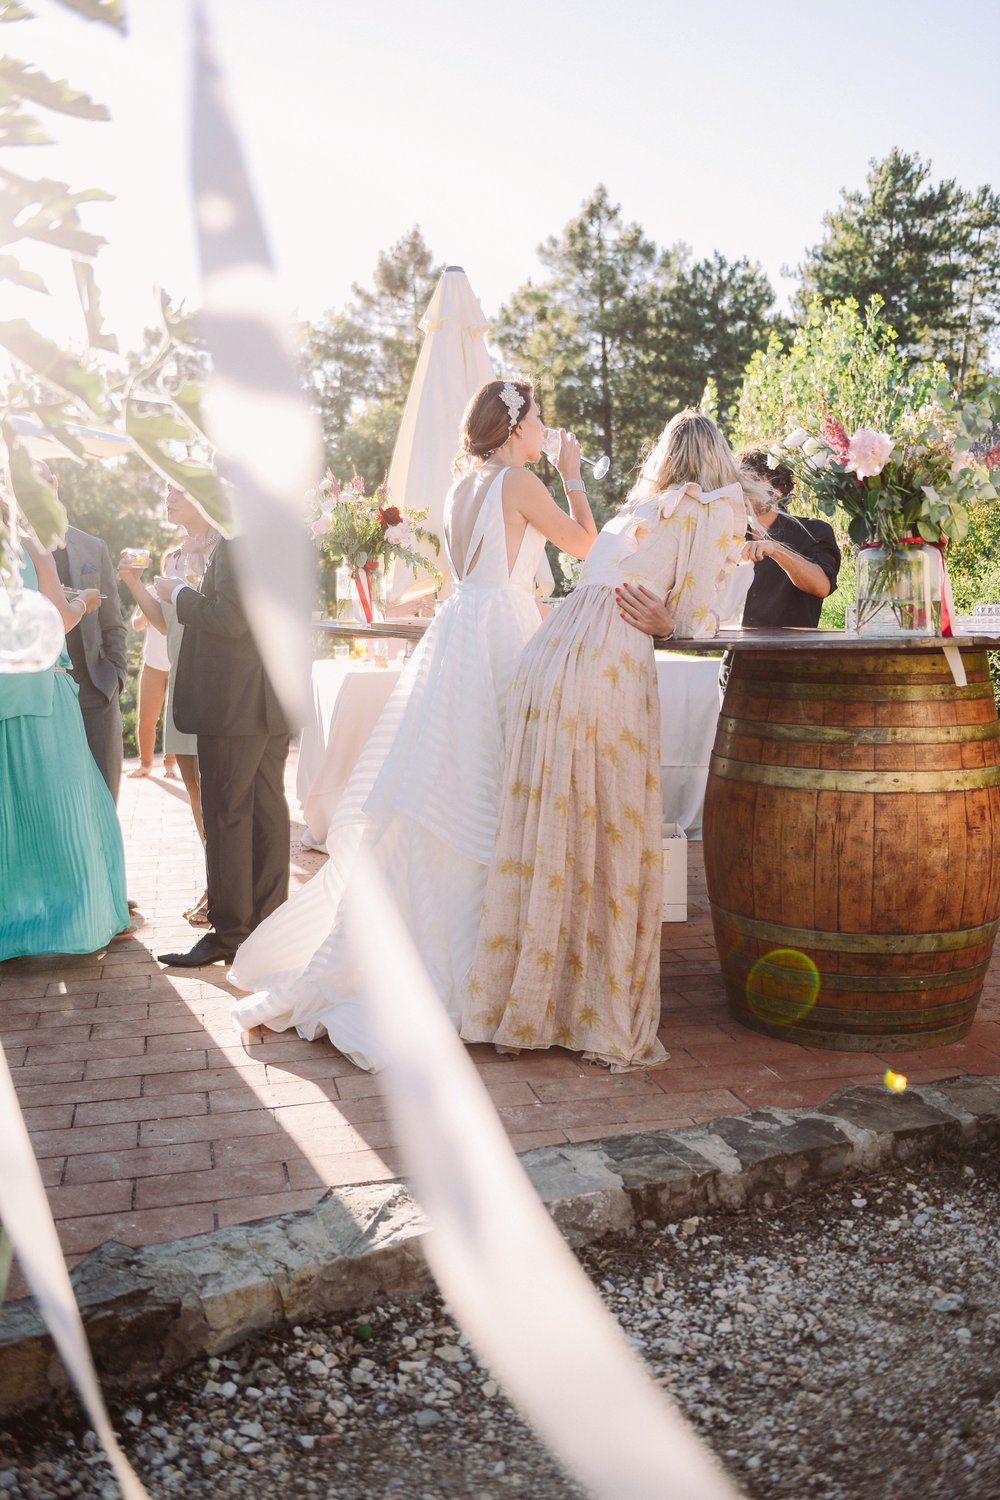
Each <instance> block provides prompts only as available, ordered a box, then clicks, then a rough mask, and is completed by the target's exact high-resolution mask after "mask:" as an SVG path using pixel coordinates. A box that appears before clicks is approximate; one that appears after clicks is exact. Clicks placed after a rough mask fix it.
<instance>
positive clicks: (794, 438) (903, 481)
mask: <svg viewBox="0 0 1000 1500" xmlns="http://www.w3.org/2000/svg"><path fill="white" fill-rule="evenodd" d="M998 416H1000V382H990V384H989V386H988V387H987V388H986V390H985V392H984V394H983V396H982V397H981V399H980V400H979V401H978V402H966V403H964V404H960V403H958V402H956V401H954V400H953V399H952V397H951V396H950V395H949V393H948V389H947V387H945V386H941V387H939V388H938V389H937V390H936V391H935V392H934V394H933V395H932V396H931V397H929V398H928V399H927V400H926V401H925V402H924V403H923V404H922V405H921V406H919V407H916V408H914V407H905V408H903V409H902V410H901V411H900V412H899V413H898V415H897V418H896V420H895V422H894V424H893V427H894V430H893V431H892V432H881V431H879V430H878V429H876V428H874V427H858V428H856V429H855V431H854V432H853V433H849V432H848V431H847V429H846V427H845V426H844V424H843V423H842V422H841V421H840V420H839V419H838V417H837V416H836V415H834V414H832V413H828V414H827V415H826V416H825V417H824V418H823V421H822V422H821V423H820V424H819V426H818V428H817V430H815V431H812V432H810V431H809V429H808V428H806V427H797V428H795V429H794V431H792V432H790V433H789V434H788V435H787V437H785V438H784V439H783V440H782V441H781V442H778V443H775V444H774V445H773V446H772V448H771V449H770V453H769V457H768V462H769V463H770V464H771V466H772V467H775V466H776V465H777V464H779V463H784V464H786V465H787V466H788V467H789V468H790V469H791V470H792V471H793V473H795V474H796V476H797V477H798V479H799V480H801V482H802V484H803V485H804V486H805V488H806V489H807V490H809V491H810V492H811V493H812V494H813V496H814V497H815V499H816V503H817V505H818V507H819V509H820V510H821V511H823V512H824V514H825V515H828V516H831V517H832V516H834V515H836V513H837V512H838V511H840V512H841V513H842V514H843V515H844V516H845V517H846V519H847V534H848V536H849V537H850V538H851V541H852V542H854V543H855V545H856V546H858V547H863V546H865V545H869V544H871V543H875V542H878V543H881V544H882V545H883V546H885V547H894V546H896V545H897V544H898V543H900V542H901V541H906V540H907V539H921V540H923V541H926V542H930V543H933V544H938V543H940V542H941V541H942V539H944V540H947V541H950V542H958V541H961V540H962V538H963V537H964V536H965V534H966V532H967V531H968V529H969V506H970V505H971V504H973V503H974V502H976V501H980V500H995V499H996V498H997V490H996V488H995V487H994V482H993V480H994V477H996V478H997V480H998V481H1000V475H998V474H997V470H998V469H1000V444H995V445H994V446H993V447H991V448H989V449H987V450H986V451H985V452H981V451H979V450H981V448H982V444H981V442H978V441H977V440H979V439H981V438H982V437H983V435H984V434H987V433H989V432H990V431H991V429H992V427H993V424H994V422H995V421H996V419H997V417H998Z"/></svg>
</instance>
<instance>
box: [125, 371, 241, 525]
mask: <svg viewBox="0 0 1000 1500" xmlns="http://www.w3.org/2000/svg"><path fill="white" fill-rule="evenodd" d="M125 431H126V432H127V433H128V435H129V437H130V438H131V439H132V441H133V442H134V443H135V445H136V447H137V448H138V449H139V451H140V452H141V453H142V455H143V457H144V458H145V460H146V462H147V463H148V464H149V466H150V468H151V469H153V470H155V472H156V473H157V474H159V475H160V476H161V478H163V479H165V480H166V481H167V483H168V484H174V485H176V486H177V488H178V489H181V490H183V491H184V492H185V494H187V495H190V497H191V499H192V500H195V501H197V503H198V504H199V505H200V506H201V507H202V509H203V510H204V512H205V514H206V515H207V516H209V517H210V518H211V519H212V520H213V521H214V522H215V524H216V525H217V526H218V527H219V528H220V530H222V531H225V532H226V533H227V534H229V533H230V532H231V529H232V506H231V505H230V502H229V495H228V492H227V490H226V487H225V486H224V485H223V483H222V481H221V480H220V479H219V476H218V475H217V474H216V472H215V470H214V469H211V468H209V467H208V465H207V464H199V463H192V462H190V461H185V460H180V459H176V458H174V457H173V455H172V454H171V453H170V452H169V451H168V450H167V449H166V448H164V446H163V443H164V441H169V440H171V439H173V440H174V441H176V440H177V439H178V437H180V438H183V439H184V440H187V439H188V438H190V431H189V429H188V428H187V427H186V426H185V425H184V424H183V423H181V422H179V421H178V420H177V418H176V417H173V416H163V415H156V416H151V417H147V416H145V415H144V414H143V413H141V412H138V411H137V410H136V402H135V400H134V399H133V398H131V397H130V398H129V399H128V400H126V402H125Z"/></svg>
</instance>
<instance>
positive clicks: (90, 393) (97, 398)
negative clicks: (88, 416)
mask: <svg viewBox="0 0 1000 1500" xmlns="http://www.w3.org/2000/svg"><path fill="white" fill-rule="evenodd" d="M0 345H2V346H3V347H4V348H5V349H6V350H7V351H8V353H9V354H11V355H12V356H13V358H14V359H16V360H19V361H20V362H21V363H22V364H24V365H27V366H28V368H29V369H30V370H33V371H34V372H35V374H36V375H40V376H41V377H42V379H43V380H45V381H47V382H48V383H49V385H54V386H55V387H56V389H57V390H60V391H62V392H63V393H64V394H65V395H67V396H70V397H71V398H72V399H73V400H77V401H82V402H83V404H84V405H85V406H86V407H88V409H89V410H90V411H92V412H93V413H94V415H95V416H98V417H106V416H108V415H109V407H108V403H107V400H106V399H105V395H104V381H103V379H102V378H101V376H100V375H99V374H98V372H97V371H96V370H86V369H84V367H83V366H82V365H81V364H80V363H79V362H78V361H77V360H75V359H73V357H72V356H71V355H69V354H64V353H63V351H62V350H61V349H60V348H59V346H58V344H54V343H53V342H52V340H51V339H46V338H43V337H42V336H41V334H38V333H36V332H35V330H34V329H33V328H32V327H31V324H30V323H28V322H27V321H26V320H25V319H24V318H14V319H13V320H11V321H10V322H6V323H0Z"/></svg>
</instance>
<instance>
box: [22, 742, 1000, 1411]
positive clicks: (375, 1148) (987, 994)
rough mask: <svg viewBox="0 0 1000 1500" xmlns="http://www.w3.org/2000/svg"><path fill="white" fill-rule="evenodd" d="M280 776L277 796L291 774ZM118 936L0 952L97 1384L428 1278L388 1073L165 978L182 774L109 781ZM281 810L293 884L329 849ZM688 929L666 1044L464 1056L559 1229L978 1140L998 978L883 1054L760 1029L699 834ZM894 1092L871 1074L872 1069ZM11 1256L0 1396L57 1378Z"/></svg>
mask: <svg viewBox="0 0 1000 1500" xmlns="http://www.w3.org/2000/svg"><path fill="white" fill-rule="evenodd" d="M293 773H294V763H293V764H292V765H291V766H290V771H289V793H290V802H292V805H293V806H294V801H293V795H292V792H291V777H292V775H293ZM120 812H121V817H122V822H123V826H124V829H125V837H126V850H127V854H128V869H129V881H130V895H132V896H133V897H134V898H136V899H137V900H138V902H139V905H140V915H139V917H138V919H137V926H136V930H135V931H134V933H132V934H131V935H130V936H128V937H126V938H124V939H120V940H118V941H116V942H115V943H113V944H112V945H111V946H110V947H109V948H108V949H107V950H106V951H104V952H102V953H100V954H95V955H87V956H84V957H73V958H71V957H47V958H44V959H19V960H13V961H11V962H8V963H6V964H3V965H0V1038H2V1040H3V1045H4V1049H5V1052H6V1055H7V1059H8V1062H9V1064H10V1067H11V1071H12V1074H13V1076H14V1079H15V1084H16V1087H17V1091H18V1096H19V1099H20V1102H21V1105H22V1108H23V1110H24V1113H25V1118H26V1121H27V1124H28V1128H29V1132H30V1134H31V1136H32V1140H33V1144H34V1147H35V1151H36V1153H37V1155H38V1159H39V1164H40V1167H41V1170H42V1175H43V1180H44V1182H45V1185H46V1188H47V1191H48V1193H49V1198H50V1203H51V1205H52V1209H53V1214H54V1217H55V1219H56V1224H57V1228H58V1230H59V1234H60V1239H61V1243H62V1246H63V1250H64V1253H65V1255H66V1259H67V1263H68V1264H69V1265H70V1266H71V1267H72V1268H75V1269H74V1272H73V1274H74V1281H75V1285H76V1290H77V1294H78V1297H79V1300H80V1302H81V1306H82V1308H83V1312H84V1318H85V1322H86V1325H87V1331H88V1335H89V1337H90V1339H91V1342H92V1344H93V1346H94V1349H95V1355H96V1357H97V1361H98V1364H99V1366H100V1367H101V1368H102V1374H103V1378H105V1379H107V1380H108V1382H109V1383H110V1384H115V1383H121V1384H124V1385H126V1386H128V1385H130V1384H132V1383H133V1382H138V1381H141V1380H144V1379H147V1378H151V1377H152V1378H155V1377H156V1376H157V1375H159V1374H162V1373H164V1372H165V1371H166V1370H168V1369H173V1368H176V1367H178V1366H179V1365H180V1364H183V1363H184V1362H185V1360H187V1359H190V1358H192V1357H194V1356H195V1355H197V1354H199V1353H202V1352H206V1351H209V1352H215V1351H218V1350H222V1349H224V1348H227V1347H230V1346H231V1345H232V1344H233V1343H235V1342H237V1341H238V1340H239V1339H241V1338H243V1337H246V1336H247V1335H248V1334H250V1333H253V1332H257V1331H260V1330H261V1329H265V1328H270V1327H273V1326H275V1325H276V1324H278V1323H280V1322H282V1321H284V1320H292V1321H304V1320H305V1319H307V1318H308V1317H310V1316H318V1315H321V1314H322V1313H324V1312H328V1311H350V1310H353V1309H355V1308H358V1307H361V1306H363V1305H364V1304H365V1302H366V1301H367V1300H368V1299H369V1297H371V1296H372V1295H373V1294H374V1293H375V1292H378V1291H382V1292H389V1291H392V1292H396V1293H406V1292H408V1291H411V1290H412V1291H416V1290H418V1289H420V1288H423V1287H425V1286H426V1285H427V1281H428V1272H427V1270H426V1267H425V1264H424V1260H423V1255H422V1252H421V1248H420V1241H421V1236H422V1234H423V1232H424V1226H423V1221H422V1218H421V1215H420V1213H419V1211H418V1209H417V1208H416V1206H415V1204H414V1203H413V1201H412V1199H411V1197H410V1195H409V1193H408V1192H407V1190H406V1188H405V1186H403V1185H402V1184H401V1183H400V1181H399V1180H398V1179H399V1176H400V1161H399V1156H398V1152H397V1150H396V1148H395V1146H394V1144H393V1141H392V1137H391V1133H390V1130H389V1126H388V1121H387V1116H386V1109H385V1106H384V1103H383V1100H382V1098H381V1095H380V1093H379V1085H378V1080H377V1079H375V1078H372V1077H370V1076H369V1075H366V1074H360V1073H358V1072H357V1070H356V1069H354V1068H353V1067H352V1066H351V1065H350V1064H349V1063H347V1062H346V1061H345V1060H344V1059H343V1058H341V1057H339V1056H338V1055H337V1054H336V1053H335V1052H334V1051H333V1049H332V1048H331V1047H330V1046H329V1044H328V1043H327V1042H321V1043H309V1042H304V1041H301V1040H300V1039H299V1038H297V1037H295V1036H294V1034H293V1035H287V1034H280V1035H273V1034H270V1033H263V1034H260V1033H254V1034H253V1035H252V1036H250V1037H248V1036H246V1035H243V1034H241V1033H240V1032H239V1030H238V1029H237V1028H236V1027H235V1026H234V1025H233V1022H232V1020H231V1016H230V1006H231V999H232V992H231V990H230V988H229V986H228V985H227V983H226V980H225V973H224V970H223V968H222V966H221V965H220V966H216V967H215V968H213V969H205V970H201V971H198V972H197V973H194V974H190V973H185V974H183V975H182V974H180V973H178V974H177V975H172V974H167V973H165V972H164V971H163V970H162V969H161V968H160V966H159V965H158V964H157V963H156V962H155V960H154V958H153V957H152V955H153V954H154V953H156V952H158V951H165V950H167V949H174V948H177V947H186V946H190V944H191V942H192V941H193V940H194V938H195V937H196V936H197V929H194V928H191V927H189V926H188V925H187V924H186V923H185V922H184V920H183V917H182V916H181V913H182V912H183V910H184V909H185V908H186V907H187V906H189V905H190V904H191V903H192V901H193V900H194V899H196V898H197V896H198V895H199V894H200V891H201V889H202V886H203V872H202V869H201V865H200V851H199V849H198V846H197V843H196V840H195V836H194V831H193V825H192V824H191V820H190V810H189V808H188V806H187V803H186V799H185V797H184V793H183V790H182V788H181V787H180V784H179V783H176V782H172V781H165V780H163V779H162V778H159V777H153V778H149V779H138V780H134V781H129V780H126V781H125V782H124V783H123V797H122V805H121V809H120ZM301 832H302V829H301V825H297V826H295V827H293V848H292V865H293V882H294V883H298V882H301V881H302V880H304V879H306V878H308V876H309V875H310V874H312V873H313V872H314V871H315V869H316V868H318V865H319V862H320V860H319V857H318V856H316V855H315V854H313V853H312V852H310V851H307V850H305V849H303V848H302V847H301V845H300V844H299V843H298V841H297V836H299V835H301ZM689 855H690V860H689V865H690V870H689V900H688V920H687V922H685V923H671V924H668V925H666V926H664V928H663V936H662V945H661V973H662V987H661V992H662V1005H663V1013H662V1027H661V1032H660V1035H661V1037H662V1039H663V1041H664V1044H665V1046H666V1047H667V1048H668V1049H669V1051H670V1053H671V1056H670V1060H669V1062H668V1063H667V1065H666V1066H665V1067H664V1068H662V1069H658V1070H656V1071H655V1072H653V1073H649V1074H619V1075H610V1074H608V1073H604V1072H601V1071H599V1070H596V1069H592V1068H588V1067H587V1066H586V1065H583V1064H581V1063H580V1062H579V1060H578V1059H577V1058H575V1057H574V1056H572V1055H571V1054H568V1053H564V1052H560V1051H558V1050H555V1049H554V1050H553V1051H551V1052H542V1053H522V1054H521V1056H520V1057H517V1058H509V1057H503V1058H502V1057H498V1056H497V1055H496V1054H495V1053H493V1052H492V1051H491V1050H490V1049H488V1048H485V1047H473V1048H471V1049H470V1051H471V1053H472V1056H473V1058H474V1060H475V1062H476V1065H477V1068H478V1071H479V1073H480V1076H481V1078H482V1080H483V1083H484V1085H485V1087H486V1088H487V1090H488V1092H489V1094H490V1096H491V1098H492V1100H493V1102H494V1104H495V1105H496V1107H497V1110H498V1113H499V1115H500V1118H501V1120H502V1121H503V1123H504V1126H505V1128H506V1130H507V1133H508V1136H509V1138H510V1140H511V1143H512V1145H513V1146H514V1148H515V1150H517V1151H518V1152H519V1153H520V1154H522V1156H523V1159H524V1163H525V1166H526V1168H527V1170H528V1171H529V1174H530V1175H531V1178H532V1181H533V1182H534V1183H535V1185H536V1187H537V1188H538V1190H539V1192H540V1193H541V1195H542V1197H543V1199H544V1200H545V1202H546V1203H547V1204H548V1206H549V1209H550V1211H551V1212H552V1214H553V1216H554V1218H555V1220H556V1222H557V1223H558V1224H559V1226H560V1228H561V1229H562V1231H563V1232H564V1233H565V1234H566V1236H567V1237H568V1239H569V1240H570V1242H571V1243H573V1244H578V1245H582V1244H585V1243H588V1242H590V1241H591V1240H593V1239H595V1238H599V1237H600V1236H601V1235H604V1234H608V1233H613V1232H617V1231H620V1230H626V1231H627V1230H628V1229H629V1228H630V1227H632V1226H634V1225H635V1224H636V1223H639V1222H641V1220H642V1219H644V1218H645V1219H655V1220H656V1221H657V1222H666V1221H669V1220H671V1219H674V1218H677V1217H684V1216H687V1215H688V1214H691V1213H700V1212H702V1211H703V1210H714V1209H732V1208H738V1207H740V1206H741V1205H742V1204H744V1203H748V1202H752V1201H763V1202H765V1203H766V1202H779V1201H783V1200H784V1198H785V1197H786V1196H788V1195H791V1194H794V1193H796V1192H799V1191H801V1190H803V1188H804V1187H806V1186H808V1185H809V1184H812V1183H815V1182H816V1181H822V1180H825V1179H827V1178H833V1177H835V1176H837V1175H840V1174H842V1173H845V1172H864V1171H872V1170H878V1169H880V1168H881V1167H883V1166H884V1165H885V1164H886V1163H887V1162H891V1161H906V1160H911V1159H919V1158H921V1157H923V1156H926V1155H927V1154H928V1153H929V1152H932V1151H935V1150H937V1149H938V1148H939V1147H940V1146H942V1145H944V1144H946V1143H954V1142H955V1141H956V1140H963V1139H969V1140H972V1139H981V1138H984V1137H985V1138H992V1137H993V1134H995V1133H996V1131H997V1129H998V1125H997V1120H998V1103H1000V1093H998V1089H1000V1085H998V1081H997V1080H998V1078H1000V967H998V966H997V965H994V967H993V968H992V969H991V971H990V973H989V975H988V976H987V980H986V986H985V990H984V996H983V1001H982V1003H981V1006H980V1009H979V1014H978V1016H977V1018H976V1020H975V1023H974V1025H973V1027H972V1029H971V1031H970V1032H969V1033H968V1035H967V1036H966V1037H965V1038H964V1039H963V1040H962V1041H960V1042H957V1043H954V1044H952V1045H951V1046H947V1047H942V1048H937V1049H926V1050H915V1051H913V1052H906V1053H900V1052H897V1053H891V1054H890V1053H886V1054H884V1055H873V1054H869V1053H853V1052H823V1051H819V1050H816V1049H810V1048H808V1047H799V1046H797V1045H796V1044H795V1043H794V1042H793V1041H791V1040H789V1041H785V1040H780V1039H774V1038H770V1037H765V1036H760V1035H758V1034H756V1033H753V1032H750V1031H748V1030H746V1029H745V1028H743V1027H742V1026H740V1025H739V1024H738V1023H737V1022H735V1021H733V1020H732V1019H731V1018H730V1017H729V1016H728V1014H727V1011H726V1007H725V1001H724V995H723V990H722V983H721V979H720V976H719V970H718V963H717V960H716V957H715V950H714V945H713V941H712V933H711V922H710V919H709V913H708V906H707V900H706V897H705V889H704V874H703V865H702V861H701V850H700V845H698V844H692V845H691V846H690V850H689ZM890 1066H891V1067H892V1068H893V1069H894V1070H895V1071H898V1072H903V1073H905V1074H906V1075H907V1077H908V1079H909V1087H908V1088H907V1090H906V1092H905V1093H902V1094H890V1093H888V1092H887V1091H886V1090H885V1089H884V1088H883V1087H882V1085H881V1078H882V1075H883V1073H884V1072H885V1070H886V1068H888V1067H890ZM25 1292H26V1287H25V1284H24V1282H23V1278H22V1277H21V1275H20V1272H19V1271H17V1270H16V1269H15V1273H14V1275H13V1276H12V1278H11V1283H10V1286H9V1287H8V1294H7V1303H6V1305H5V1306H4V1309H3V1316H2V1319H0V1409H10V1408H11V1407H13V1406H16V1405H17V1404H20V1405H22V1406H23V1405H26V1404H37V1403H39V1402H41V1401H43V1400H46V1399H49V1398H50V1397H51V1396H52V1394H53V1393H57V1392H60V1391H61V1390H62V1389H63V1387H64V1385H65V1376H64V1374H63V1372H62V1369H61V1366H60V1364H59V1361H58V1359H57V1358H56V1357H55V1355H54V1353H53V1351H52V1346H51V1344H50V1342H49V1340H48V1336H47V1335H46V1334H45V1333H44V1331H43V1330H42V1328H41V1325H40V1324H39V1321H38V1317H37V1314H36V1312H35V1310H34V1308H33V1306H32V1304H31V1303H30V1301H28V1300H27V1299H26V1298H25Z"/></svg>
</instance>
